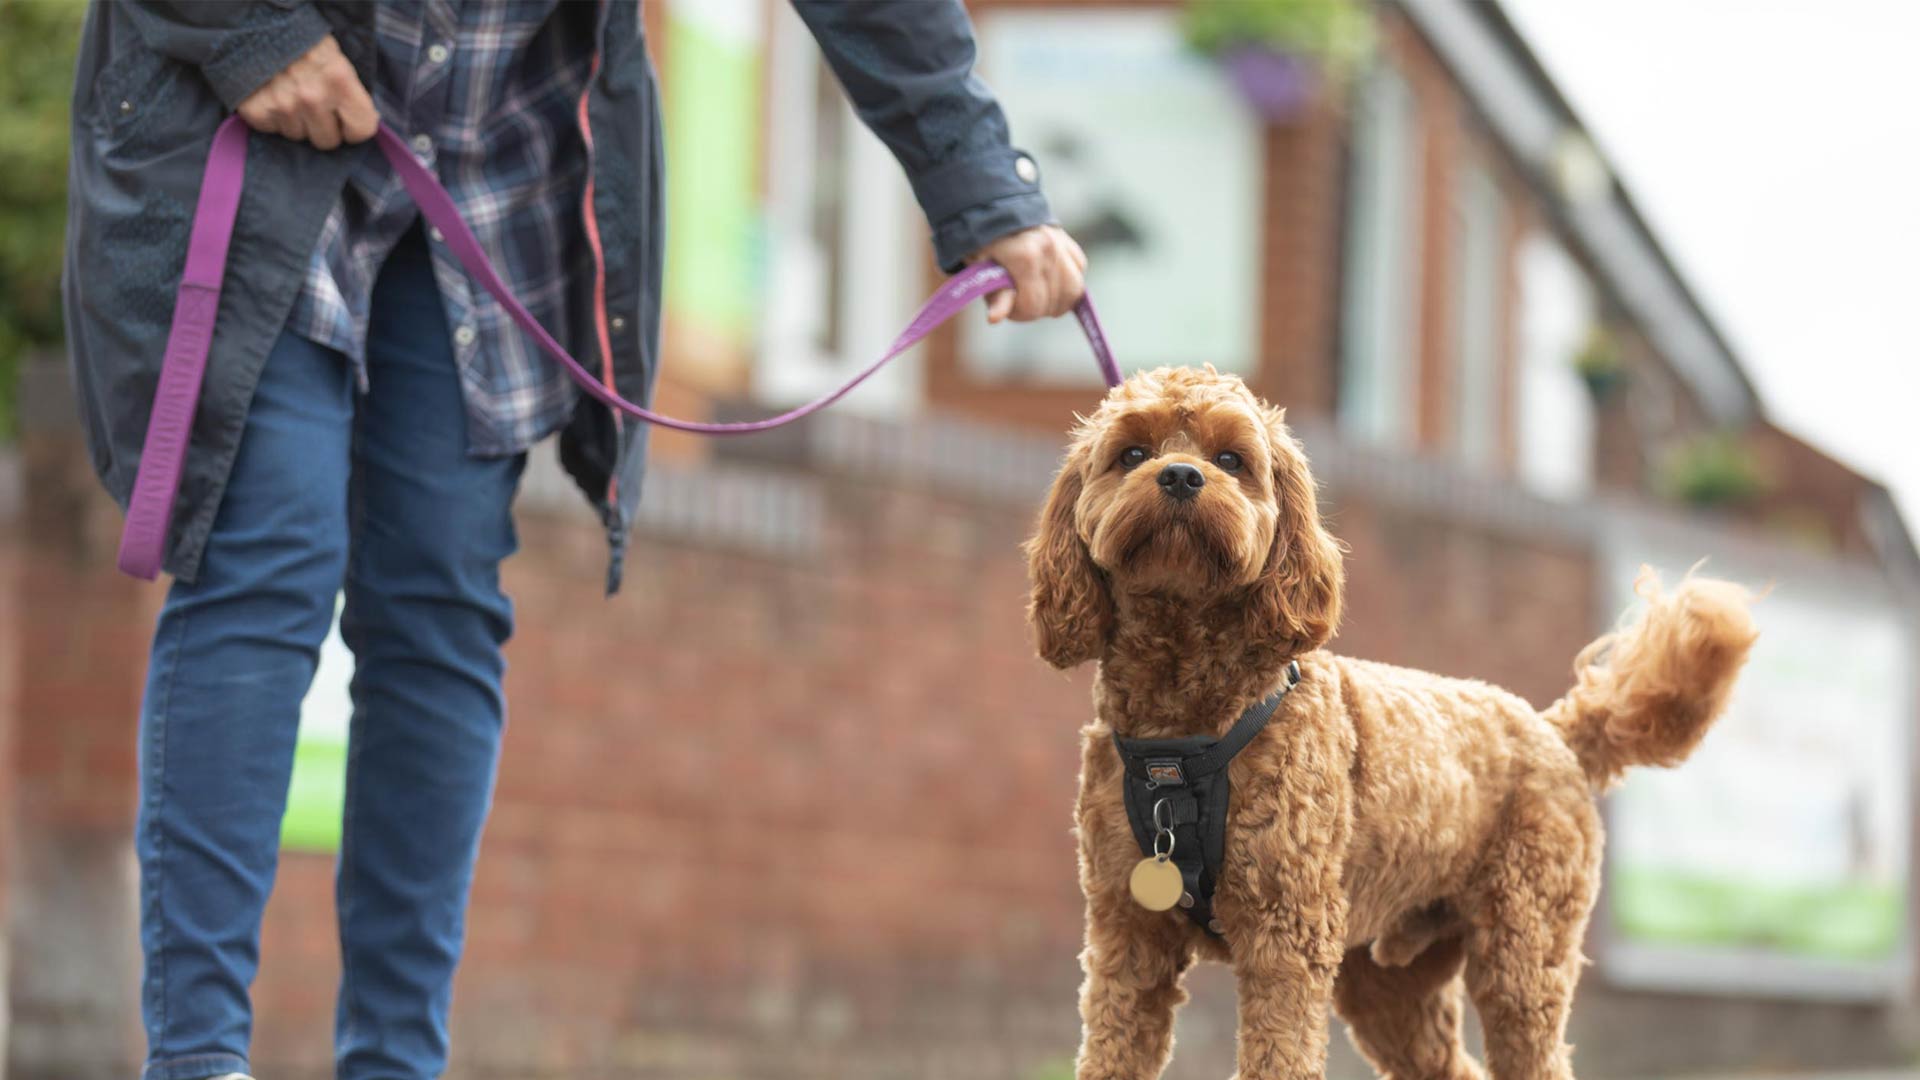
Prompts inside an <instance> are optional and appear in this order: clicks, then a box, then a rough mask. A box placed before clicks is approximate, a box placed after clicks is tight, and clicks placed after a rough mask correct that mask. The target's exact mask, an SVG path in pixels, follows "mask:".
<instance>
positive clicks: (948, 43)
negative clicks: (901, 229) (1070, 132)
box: [794, 0, 1052, 270]
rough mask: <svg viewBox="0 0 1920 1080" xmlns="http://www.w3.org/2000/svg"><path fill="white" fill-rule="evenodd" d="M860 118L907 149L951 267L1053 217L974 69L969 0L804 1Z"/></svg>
mask: <svg viewBox="0 0 1920 1080" xmlns="http://www.w3.org/2000/svg"><path fill="white" fill-rule="evenodd" d="M794 9H795V10H796V11H798V12H799V14H800V17H801V18H802V19H803V20H805V21H806V23H807V26H808V27H809V28H810V29H811V30H812V31H813V35H814V37H815V38H816V39H817V40H818V41H819V42H820V49H821V52H822V53H824V54H825V56H826V58H827V62H828V64H829V65H831V66H832V68H833V71H834V74H835V75H836V76H837V77H838V78H839V80H840V84H841V86H843V87H844V88H845V89H846V92H847V97H848V98H849V99H850V100H851V101H852V102H853V106H854V111H855V112H856V113H858V114H859V116H860V119H861V121H862V122H864V123H865V124H866V125H867V126H868V127H869V128H871V129H872V130H873V132H874V134H875V135H877V136H879V137H880V140H881V141H882V142H883V143H885V144H886V146H887V148H888V149H889V150H890V151H892V153H893V155H894V157H895V158H896V159H898V160H899V162H900V166H901V168H902V169H904V170H905V171H906V174H907V179H908V181H909V182H910V183H911V184H912V185H913V193H914V196H915V198H916V199H918V200H919V203H920V207H921V209H922V210H923V211H924V212H925V214H926V216H927V223H928V225H929V226H930V227H931V229H932V231H933V245H934V253H935V255H936V257H937V258H938V259H939V261H940V264H941V266H942V267H944V268H945V269H948V270H953V269H956V268H958V267H959V266H960V265H961V264H962V263H963V262H964V261H965V259H966V257H967V255H968V254H970V253H972V252H975V251H977V250H979V249H980V248H982V247H984V246H986V245H987V244H988V243H990V242H992V241H994V240H996V239H998V238H1000V237H1002V236H1005V235H1007V234H1009V233H1013V232H1018V231H1019V230H1021V229H1025V228H1030V227H1032V226H1035V225H1041V224H1045V223H1048V222H1050V221H1052V212H1051V210H1050V209H1049V207H1048V206H1047V200H1046V196H1045V195H1044V194H1042V193H1041V190H1040V182H1039V179H1040V178H1039V169H1038V168H1037V166H1035V165H1034V164H1033V162H1032V160H1031V159H1030V158H1028V157H1027V156H1026V155H1024V154H1023V153H1021V152H1020V151H1019V150H1016V149H1015V148H1014V147H1013V146H1012V144H1011V142H1010V139H1009V136H1008V131H1007V121H1006V116H1005V115H1004V114H1003V113H1002V112H1001V109H1000V105H999V103H998V102H997V101H995V100H994V98H993V95H992V93H991V92H989V91H988V89H987V87H986V85H985V84H984V83H982V82H981V81H980V80H979V79H977V78H975V77H974V75H973V62H974V53H975V49H974V40H973V27H972V24H971V23H969V22H968V20H967V14H966V10H965V9H964V8H963V7H962V6H961V5H960V3H959V2H958V0H869V2H863V3H844V2H837V0H794Z"/></svg>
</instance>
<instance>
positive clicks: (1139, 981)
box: [1074, 896, 1193, 1080]
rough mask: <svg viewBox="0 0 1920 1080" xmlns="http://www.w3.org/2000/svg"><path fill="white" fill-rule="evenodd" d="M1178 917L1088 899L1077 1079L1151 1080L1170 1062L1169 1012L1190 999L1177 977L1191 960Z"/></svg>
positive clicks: (1126, 902) (1123, 902) (1119, 900)
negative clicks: (1084, 980)
mask: <svg viewBox="0 0 1920 1080" xmlns="http://www.w3.org/2000/svg"><path fill="white" fill-rule="evenodd" d="M1176 918H1177V916H1175V915H1172V914H1169V913H1165V912H1153V911H1147V910H1145V909H1143V908H1141V907H1139V906H1137V905H1135V904H1134V903H1133V901H1132V900H1130V899H1126V898H1123V897H1116V896H1108V897H1103V898H1098V899H1095V900H1091V901H1089V902H1088V904H1087V947H1086V950H1085V951H1084V952H1082V953H1081V954H1080V966H1081V968H1082V969H1083V970H1084V971H1085V972H1086V976H1087V979H1086V983H1085V985H1083V986H1082V987H1081V989H1080V1019H1081V1023H1082V1025H1083V1028H1082V1032H1083V1034H1082V1036H1081V1043H1080V1060H1079V1063H1078V1066H1077V1067H1076V1070H1075V1073H1074V1075H1075V1077H1076V1078H1077V1080H1154V1078H1155V1077H1157V1076H1159V1075H1160V1071H1161V1070H1162V1069H1164V1068H1166V1067H1167V1055H1168V1053H1169V1052H1171V1050H1172V1048H1173V1013H1174V1010H1175V1009H1177V1008H1179V1007H1180V1005H1181V1004H1182V1003H1184V1002H1185V1001H1186V1000H1187V992H1186V990H1185V989H1184V988H1183V987H1182V986H1181V985H1180V978H1181V976H1182V975H1184V974H1185V973H1186V970H1187V968H1188V967H1190V966H1192V964H1193V948H1192V945H1191V943H1190V942H1189V941H1188V938H1187V931H1186V928H1185V927H1184V926H1182V925H1181V924H1180V923H1179V922H1177V921H1176Z"/></svg>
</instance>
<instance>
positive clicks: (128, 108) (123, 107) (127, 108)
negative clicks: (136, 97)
mask: <svg viewBox="0 0 1920 1080" xmlns="http://www.w3.org/2000/svg"><path fill="white" fill-rule="evenodd" d="M132 111H133V102H131V101H122V102H121V103H120V112H121V114H122V115H125V114H126V113H130V112H132Z"/></svg>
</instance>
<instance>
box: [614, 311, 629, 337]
mask: <svg viewBox="0 0 1920 1080" xmlns="http://www.w3.org/2000/svg"><path fill="white" fill-rule="evenodd" d="M626 328H627V320H625V319H623V318H621V317H620V316H618V315H615V316H614V317H613V329H614V331H615V332H616V333H618V332H619V331H621V330H625V329H626Z"/></svg>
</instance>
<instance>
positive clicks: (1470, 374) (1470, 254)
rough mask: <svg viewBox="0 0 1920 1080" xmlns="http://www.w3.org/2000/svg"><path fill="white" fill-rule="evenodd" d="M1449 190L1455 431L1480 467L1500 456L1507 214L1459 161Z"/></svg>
mask: <svg viewBox="0 0 1920 1080" xmlns="http://www.w3.org/2000/svg"><path fill="white" fill-rule="evenodd" d="M1457 177H1458V179H1457V182H1456V183H1455V185H1454V196H1453V213H1454V226H1455V227H1454V237H1455V240H1454V268H1453V296H1454V311H1453V331H1454V337H1453V365H1454V380H1453V431H1454V446H1455V449H1456V450H1457V451H1458V453H1459V455H1460V459H1461V460H1462V461H1464V462H1466V463H1467V464H1469V465H1474V466H1478V467H1482V468H1487V467H1491V466H1492V465H1494V464H1495V462H1496V459H1497V458H1498V455H1499V453H1500V420H1501V413H1500V408H1499V405H1500V351H1501V345H1502V337H1503V335H1502V334H1501V333H1500V310H1501V307H1502V304H1501V296H1500V283H1501V276H1502V275H1501V271H1502V268H1503V262H1504V257H1505V254H1506V230H1505V229H1504V228H1503V227H1502V221H1501V216H1502V213H1503V211H1504V209H1505V207H1504V205H1503V203H1502V202H1501V198H1500V188H1499V186H1498V185H1497V184H1495V183H1494V182H1493V178H1492V177H1490V176H1488V175H1487V171H1486V170H1485V169H1483V168H1481V167H1480V166H1478V165H1476V164H1473V163H1471V162H1464V163H1462V165H1461V167H1460V170H1459V172H1458V174H1457Z"/></svg>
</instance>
